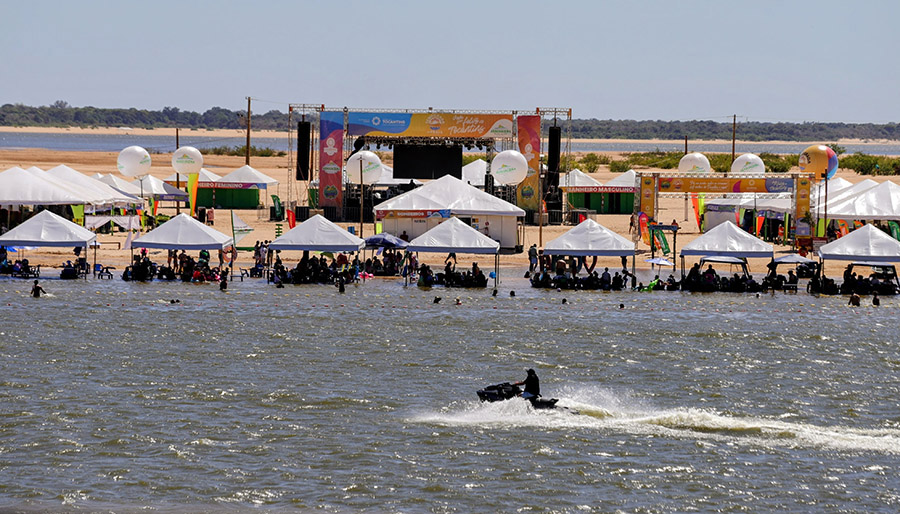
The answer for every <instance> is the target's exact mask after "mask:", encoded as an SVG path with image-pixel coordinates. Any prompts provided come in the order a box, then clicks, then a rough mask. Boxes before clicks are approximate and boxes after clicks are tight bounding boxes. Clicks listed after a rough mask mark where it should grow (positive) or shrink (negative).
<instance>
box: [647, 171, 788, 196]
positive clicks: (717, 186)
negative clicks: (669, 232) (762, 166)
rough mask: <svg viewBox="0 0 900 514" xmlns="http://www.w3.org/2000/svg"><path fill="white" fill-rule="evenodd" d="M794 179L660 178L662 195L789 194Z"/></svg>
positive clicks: (661, 176) (662, 176)
mask: <svg viewBox="0 0 900 514" xmlns="http://www.w3.org/2000/svg"><path fill="white" fill-rule="evenodd" d="M793 190H794V179H793V177H774V178H762V177H760V178H725V177H720V178H716V177H667V176H665V175H660V176H659V192H660V193H787V192H790V191H793Z"/></svg>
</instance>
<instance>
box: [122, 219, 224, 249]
mask: <svg viewBox="0 0 900 514" xmlns="http://www.w3.org/2000/svg"><path fill="white" fill-rule="evenodd" d="M231 244H232V239H231V237H230V236H227V235H225V234H223V233H221V232H219V231H218V230H216V229H214V228H212V227H209V226H207V225H204V224H203V223H200V222H199V221H197V220H195V219H194V218H192V217H190V216H188V215H187V214H184V213H181V214H179V215H177V216H175V217H174V218H172V219H170V220H169V221H167V222H165V223H163V224H162V225H160V226H158V227H156V228H155V229H153V230H151V231H150V232H147V233H146V234H144V235H143V236H141V237H139V238H137V239H135V240H134V242H132V243H131V245H132V246H136V247H138V248H162V249H167V250H179V249H184V250H221V249H224V248H227V247H229V246H231Z"/></svg>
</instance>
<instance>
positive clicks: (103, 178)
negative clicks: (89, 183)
mask: <svg viewBox="0 0 900 514" xmlns="http://www.w3.org/2000/svg"><path fill="white" fill-rule="evenodd" d="M97 175H100V176H99V177H96V176H95V177H94V178H96V179H97V180H99V181H100V182H103V183H104V184H108V185H110V186H112V187H113V188H115V189H117V190H119V191H121V192H123V193H125V194H129V195H132V196H137V197H140V195H141V188H140V187H138V186H136V185H134V184H132V183H131V182H126V181H125V180H123V179H120V178H119V177H116V176H113V175H101V174H100V173H97Z"/></svg>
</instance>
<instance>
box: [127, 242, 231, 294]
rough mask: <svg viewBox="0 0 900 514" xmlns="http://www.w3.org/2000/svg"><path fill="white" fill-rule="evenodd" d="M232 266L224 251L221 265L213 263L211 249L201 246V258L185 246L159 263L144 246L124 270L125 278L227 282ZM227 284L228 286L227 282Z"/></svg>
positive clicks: (220, 261) (143, 280)
mask: <svg viewBox="0 0 900 514" xmlns="http://www.w3.org/2000/svg"><path fill="white" fill-rule="evenodd" d="M228 273H229V269H228V267H226V266H225V265H224V255H223V254H222V253H220V254H219V266H211V265H210V253H209V250H200V252H199V254H198V256H197V259H194V257H192V256H190V255H188V254H187V252H185V251H184V250H181V253H178V252H177V251H176V250H170V251H169V253H168V260H167V261H166V265H165V266H158V265H157V264H156V263H155V262H153V261H151V260H150V258H149V256H148V255H147V249H146V248H142V249H141V252H140V254H139V255H135V256H134V260H133V261H132V263H131V265H130V266H126V267H125V270H124V271H123V272H122V280H125V281H138V282H149V281H151V280H154V279H159V280H179V279H180V280H181V281H182V282H194V283H204V282H218V283H220V284H221V283H223V282H225V281H227V279H228ZM226 287H227V286H226Z"/></svg>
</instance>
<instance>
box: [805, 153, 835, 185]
mask: <svg viewBox="0 0 900 514" xmlns="http://www.w3.org/2000/svg"><path fill="white" fill-rule="evenodd" d="M799 164H800V171H803V172H806V173H812V174H813V176H814V177H815V178H814V180H815V181H816V182H818V181H820V180H822V179H823V178H824V179H825V180H828V179H830V178H831V177H833V176H834V174H835V173H837V169H838V156H837V154H836V153H835V152H834V150H832V149H831V148H829V147H827V146H825V145H812V146H810V147H808V148H807V149H806V150H803V152H801V153H800V159H799Z"/></svg>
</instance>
